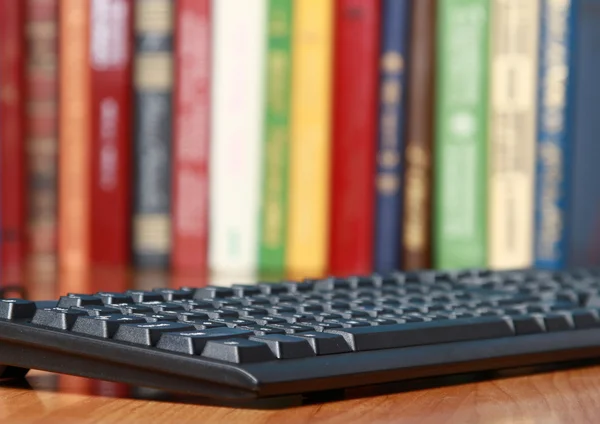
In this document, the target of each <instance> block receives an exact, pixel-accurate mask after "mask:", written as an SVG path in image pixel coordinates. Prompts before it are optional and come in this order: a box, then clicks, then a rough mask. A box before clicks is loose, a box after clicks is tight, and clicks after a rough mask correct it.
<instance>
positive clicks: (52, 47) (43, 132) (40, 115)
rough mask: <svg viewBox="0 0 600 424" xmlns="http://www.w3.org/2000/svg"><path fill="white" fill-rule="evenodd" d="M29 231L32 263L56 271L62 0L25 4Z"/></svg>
mask: <svg viewBox="0 0 600 424" xmlns="http://www.w3.org/2000/svg"><path fill="white" fill-rule="evenodd" d="M25 32H26V42H27V48H26V52H27V65H26V70H25V84H26V88H25V93H26V94H27V101H26V108H25V113H26V115H25V131H26V141H25V143H26V146H25V149H26V171H25V172H26V177H25V178H26V183H25V186H26V190H27V195H26V197H27V200H26V208H27V211H26V214H25V215H26V219H27V223H26V233H27V243H26V245H27V249H26V251H27V256H28V263H29V267H30V268H31V269H32V271H34V272H38V271H39V273H43V272H48V273H49V274H52V273H53V272H54V270H55V269H56V259H57V225H56V224H57V212H58V206H57V205H58V199H57V196H58V191H57V162H58V157H57V153H58V128H57V124H58V93H57V90H58V75H57V70H58V63H57V61H58V1H57V0H27V2H26V4H25Z"/></svg>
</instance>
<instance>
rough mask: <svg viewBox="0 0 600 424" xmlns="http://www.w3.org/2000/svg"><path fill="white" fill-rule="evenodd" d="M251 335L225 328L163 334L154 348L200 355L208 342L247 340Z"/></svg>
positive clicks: (235, 329) (251, 333)
mask: <svg viewBox="0 0 600 424" xmlns="http://www.w3.org/2000/svg"><path fill="white" fill-rule="evenodd" d="M253 335H254V333H253V332H252V331H248V330H240V329H237V328H227V327H224V328H214V329H208V330H204V331H203V330H198V331H183V332H175V333H165V334H163V335H162V336H161V337H160V340H159V341H158V343H157V345H156V347H157V348H159V349H164V350H170V351H173V352H179V353H186V354H188V355H200V354H202V350H203V349H204V346H206V343H207V342H208V341H210V340H229V339H247V338H248V337H250V336H253Z"/></svg>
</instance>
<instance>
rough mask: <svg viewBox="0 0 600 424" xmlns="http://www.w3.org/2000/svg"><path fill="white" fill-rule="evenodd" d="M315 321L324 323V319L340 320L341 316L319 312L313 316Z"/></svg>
mask: <svg viewBox="0 0 600 424" xmlns="http://www.w3.org/2000/svg"><path fill="white" fill-rule="evenodd" d="M313 316H314V318H315V320H317V321H325V320H326V319H340V318H342V316H341V315H340V314H336V313H333V312H319V313H317V314H314V315H313Z"/></svg>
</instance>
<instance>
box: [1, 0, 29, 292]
mask: <svg viewBox="0 0 600 424" xmlns="http://www.w3.org/2000/svg"><path fill="white" fill-rule="evenodd" d="M0 7H1V9H0V66H1V67H2V70H1V73H2V80H1V82H0V84H1V85H0V92H1V93H2V96H1V99H0V117H1V119H2V125H1V126H0V197H1V198H2V204H1V205H0V206H1V208H2V210H1V214H0V218H1V221H0V222H1V228H0V229H1V233H2V234H1V236H0V239H1V244H0V247H1V253H2V254H1V262H2V265H1V268H2V279H1V282H0V285H11V286H12V285H16V284H20V283H21V279H22V270H23V256H24V255H23V254H24V241H25V237H24V230H25V220H24V206H25V203H24V189H23V188H24V163H25V150H24V143H23V138H24V133H25V131H24V123H25V122H24V113H25V112H24V102H25V96H24V93H23V92H24V88H25V85H24V79H23V74H24V60H25V58H24V56H25V55H24V47H25V46H24V33H23V23H24V8H23V3H22V2H21V1H20V0H4V1H3V2H1V3H0Z"/></svg>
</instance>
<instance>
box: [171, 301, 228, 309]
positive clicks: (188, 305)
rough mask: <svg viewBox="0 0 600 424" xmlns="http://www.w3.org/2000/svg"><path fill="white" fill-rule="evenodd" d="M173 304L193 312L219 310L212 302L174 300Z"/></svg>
mask: <svg viewBox="0 0 600 424" xmlns="http://www.w3.org/2000/svg"><path fill="white" fill-rule="evenodd" d="M171 303H174V304H176V305H181V306H182V307H183V309H185V310H186V311H193V310H194V309H218V308H215V305H214V304H213V302H212V301H210V300H189V299H184V300H174V301H172V302H171Z"/></svg>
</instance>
